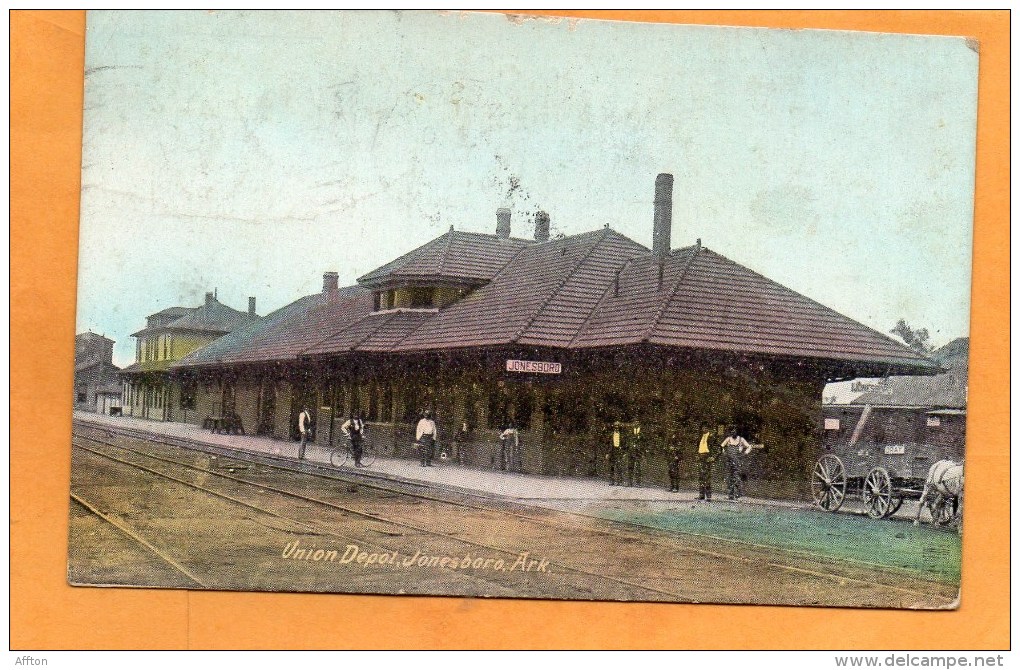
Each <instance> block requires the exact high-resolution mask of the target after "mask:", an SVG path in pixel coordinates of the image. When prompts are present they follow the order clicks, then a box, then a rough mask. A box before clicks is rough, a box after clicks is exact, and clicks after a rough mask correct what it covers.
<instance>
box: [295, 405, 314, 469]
mask: <svg viewBox="0 0 1020 670" xmlns="http://www.w3.org/2000/svg"><path fill="white" fill-rule="evenodd" d="M297 426H298V432H300V433H301V446H300V447H299V448H298V456H297V457H298V460H301V459H303V458H304V457H305V446H306V445H307V444H308V440H310V439H311V433H312V413H311V412H310V411H309V410H308V408H307V407H305V408H304V409H303V410H302V411H301V414H299V415H298V420H297Z"/></svg>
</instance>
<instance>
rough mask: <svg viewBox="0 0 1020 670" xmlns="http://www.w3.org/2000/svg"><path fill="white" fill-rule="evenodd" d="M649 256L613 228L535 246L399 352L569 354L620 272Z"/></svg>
mask: <svg viewBox="0 0 1020 670" xmlns="http://www.w3.org/2000/svg"><path fill="white" fill-rule="evenodd" d="M646 253H648V250H647V249H646V248H645V247H643V246H641V245H640V244H638V243H637V242H634V241H633V240H631V239H629V238H627V237H625V236H623V235H621V234H620V233H617V232H616V231H614V230H611V229H609V228H605V229H602V230H597V231H594V232H589V233H582V234H580V235H572V236H570V237H565V238H562V239H557V240H552V241H549V242H545V243H542V244H537V245H534V246H530V247H528V248H526V249H524V250H522V251H521V253H519V254H518V255H517V256H516V257H515V258H514V259H513V261H511V262H510V263H509V264H507V266H506V268H504V270H503V271H502V272H501V273H500V274H498V275H497V276H496V277H494V278H493V280H492V282H490V283H489V284H487V285H485V286H483V287H482V288H480V289H478V290H477V291H475V292H474V293H472V294H471V295H469V296H468V297H467V298H465V299H464V300H461V301H460V302H458V303H454V304H453V305H451V306H450V307H448V308H447V309H445V310H442V311H441V312H440V313H439V314H438V315H437V316H436V318H435V319H432V320H431V321H429V322H428V325H427V326H426V327H422V328H419V329H418V330H417V331H416V332H415V333H413V334H412V335H410V336H409V337H407V338H406V339H405V340H404V341H402V342H401V343H400V344H398V345H397V346H395V347H394V350H395V351H420V350H435V349H450V348H462V347H479V346H493V345H502V344H527V345H534V346H549V347H564V348H565V347H568V346H569V345H570V341H571V339H572V338H573V337H574V335H576V333H577V330H578V329H579V328H580V327H581V325H582V324H583V323H584V321H585V319H586V318H587V317H588V315H589V314H590V312H591V310H592V309H593V308H594V307H595V305H596V303H597V302H598V299H599V298H600V297H601V296H602V294H603V293H604V292H605V289H606V287H607V286H608V285H609V283H610V282H612V279H613V275H614V272H615V270H616V268H618V267H619V266H620V265H622V264H623V263H624V261H626V260H627V259H628V258H631V257H634V256H636V255H639V254H646Z"/></svg>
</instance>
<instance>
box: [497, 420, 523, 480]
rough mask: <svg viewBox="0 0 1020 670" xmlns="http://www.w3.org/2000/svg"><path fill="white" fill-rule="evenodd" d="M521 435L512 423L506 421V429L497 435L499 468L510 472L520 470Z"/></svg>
mask: <svg viewBox="0 0 1020 670" xmlns="http://www.w3.org/2000/svg"><path fill="white" fill-rule="evenodd" d="M520 448H521V436H520V433H518V432H517V428H515V427H514V424H513V423H512V422H511V423H508V424H507V426H506V430H504V431H503V432H502V433H500V435H499V460H500V469H501V470H509V471H510V472H520V471H521V457H520Z"/></svg>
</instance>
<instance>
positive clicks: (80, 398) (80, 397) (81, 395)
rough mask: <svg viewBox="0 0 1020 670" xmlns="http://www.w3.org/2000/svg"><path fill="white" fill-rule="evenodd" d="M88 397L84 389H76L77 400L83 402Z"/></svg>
mask: <svg viewBox="0 0 1020 670" xmlns="http://www.w3.org/2000/svg"><path fill="white" fill-rule="evenodd" d="M65 397H66V396H65ZM88 397H89V395H88V393H85V392H84V391H78V402H85V401H86V400H87V399H88Z"/></svg>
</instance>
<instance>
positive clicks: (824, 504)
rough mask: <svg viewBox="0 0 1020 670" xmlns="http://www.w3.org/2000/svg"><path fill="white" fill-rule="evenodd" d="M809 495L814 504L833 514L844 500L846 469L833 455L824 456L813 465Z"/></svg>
mask: <svg viewBox="0 0 1020 670" xmlns="http://www.w3.org/2000/svg"><path fill="white" fill-rule="evenodd" d="M811 495H812V496H813V497H814V499H815V504H816V505H818V507H820V508H822V509H824V510H825V511H827V512H835V511H836V510H838V509H839V508H840V507H841V506H842V505H843V500H844V499H845V498H846V468H844V467H843V461H841V460H839V457H838V456H834V455H833V454H825V455H824V456H822V457H821V458H819V459H818V462H817V463H815V469H814V471H813V472H812V473H811Z"/></svg>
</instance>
